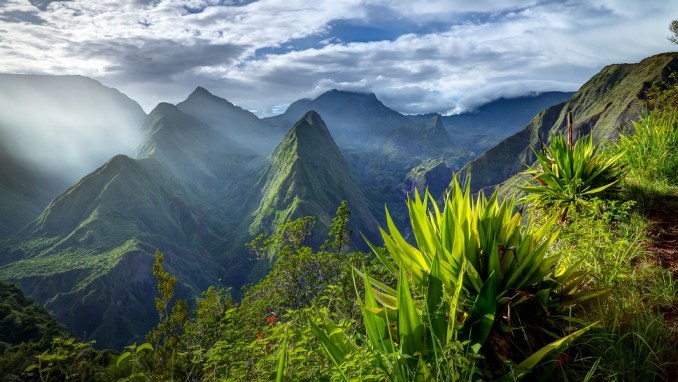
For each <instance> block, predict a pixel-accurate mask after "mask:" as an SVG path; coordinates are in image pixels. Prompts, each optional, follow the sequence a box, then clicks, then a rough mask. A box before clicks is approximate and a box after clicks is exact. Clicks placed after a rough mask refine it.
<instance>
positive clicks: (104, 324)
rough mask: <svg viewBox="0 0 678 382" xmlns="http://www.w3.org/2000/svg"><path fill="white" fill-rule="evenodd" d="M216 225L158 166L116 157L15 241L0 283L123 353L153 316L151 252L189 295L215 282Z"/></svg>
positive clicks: (221, 244) (220, 244)
mask: <svg viewBox="0 0 678 382" xmlns="http://www.w3.org/2000/svg"><path fill="white" fill-rule="evenodd" d="M219 218H220V216H219V214H218V213H217V212H216V211H214V210H213V209H211V208H209V207H208V206H206V205H204V204H203V203H202V201H201V200H200V199H198V198H197V197H196V196H195V195H194V194H193V193H192V192H191V191H190V190H188V189H187V188H186V187H184V186H183V184H182V183H181V182H180V181H178V180H177V179H176V178H175V177H173V176H172V175H171V173H169V172H168V171H167V170H165V169H164V168H163V167H161V166H160V165H158V164H157V163H156V162H154V161H151V160H141V161H139V160H134V159H130V158H128V157H126V156H122V155H119V156H116V157H114V158H113V159H111V160H110V161H108V162H107V163H106V164H104V165H103V166H102V167H101V168H99V169H97V170H96V171H95V172H93V173H92V174H90V175H88V176H86V177H85V178H83V179H82V180H81V181H80V182H78V183H77V184H76V185H75V186H73V187H71V188H69V189H68V190H67V191H66V192H64V193H63V194H61V195H60V196H59V197H57V198H56V199H55V200H54V201H53V202H52V203H50V205H49V206H48V207H47V208H46V209H45V210H44V211H43V213H42V214H41V215H40V216H39V217H38V219H37V220H35V221H34V222H33V223H31V224H30V225H29V226H28V227H27V228H26V229H24V230H23V231H22V232H21V233H20V234H19V235H18V237H17V238H16V240H15V242H16V243H17V244H15V245H14V246H12V247H10V248H9V249H8V254H7V256H6V257H3V258H2V263H0V264H4V266H1V267H0V279H3V280H10V281H13V282H16V283H18V284H19V285H21V287H22V289H23V290H24V291H26V293H28V294H30V295H31V296H32V297H33V298H35V299H36V300H37V301H38V302H39V303H42V304H45V305H46V307H47V308H48V309H50V310H52V311H53V312H54V314H55V316H56V317H57V318H58V319H59V321H60V322H63V323H65V324H66V325H67V326H68V327H69V328H70V329H71V330H72V331H73V332H74V333H76V334H77V335H80V336H83V337H87V338H93V339H96V340H97V342H98V344H99V346H106V347H120V346H121V345H123V344H124V343H125V342H127V341H129V340H130V339H134V340H136V341H138V340H141V339H142V337H141V336H142V335H143V334H144V333H145V332H146V331H147V330H148V329H149V328H150V327H151V326H152V325H153V324H154V321H155V319H156V318H155V317H156V314H155V313H154V305H153V296H154V294H155V292H154V286H155V280H154V279H153V276H152V275H151V272H150V270H151V266H152V263H153V257H152V254H153V252H154V251H155V250H162V251H163V252H165V253H166V255H167V256H168V257H167V267H168V269H170V271H171V272H172V273H173V274H175V275H177V277H178V280H179V284H178V285H179V290H180V293H182V294H183V295H185V296H189V295H190V296H193V295H197V294H198V293H199V292H200V291H201V290H203V289H204V288H206V287H207V286H208V285H212V284H214V283H216V282H217V279H218V278H219V277H220V275H221V272H220V269H221V268H220V266H219V265H218V264H217V263H216V262H215V261H214V260H213V257H212V256H211V254H212V253H213V252H219V251H220V250H222V249H223V248H225V247H227V244H228V243H227V240H226V239H225V238H224V236H223V233H221V234H220V233H218V232H215V228H214V227H220V225H221V221H220V220H219ZM8 260H11V261H8ZM120 280H125V282H120Z"/></svg>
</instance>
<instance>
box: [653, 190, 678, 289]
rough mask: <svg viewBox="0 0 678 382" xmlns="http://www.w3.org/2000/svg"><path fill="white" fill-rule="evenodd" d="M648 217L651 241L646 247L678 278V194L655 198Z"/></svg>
mask: <svg viewBox="0 0 678 382" xmlns="http://www.w3.org/2000/svg"><path fill="white" fill-rule="evenodd" d="M648 219H649V220H650V222H651V223H652V227H651V229H650V233H651V239H652V241H651V242H649V243H647V246H646V247H647V249H648V250H650V251H651V252H652V253H654V254H655V256H656V259H657V261H658V262H659V263H660V264H661V265H662V266H663V267H664V268H666V269H668V270H670V271H671V273H673V276H674V278H675V279H678V194H669V195H665V196H663V197H661V198H659V199H657V200H655V201H654V202H653V206H652V208H651V209H650V210H649V211H648Z"/></svg>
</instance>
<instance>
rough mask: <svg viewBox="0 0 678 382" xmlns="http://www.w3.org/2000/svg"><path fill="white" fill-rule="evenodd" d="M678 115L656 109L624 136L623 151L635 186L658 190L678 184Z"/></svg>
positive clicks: (621, 140)
mask: <svg viewBox="0 0 678 382" xmlns="http://www.w3.org/2000/svg"><path fill="white" fill-rule="evenodd" d="M676 115H677V114H676V112H666V111H662V110H654V111H652V112H651V113H647V114H645V115H643V117H642V118H641V119H640V120H638V121H637V122H633V129H629V131H627V133H625V134H622V136H621V138H620V140H619V143H618V145H617V150H618V151H619V152H623V153H624V155H623V160H624V162H625V163H626V166H627V169H628V171H629V173H628V177H627V179H628V181H629V182H630V184H631V185H635V186H639V187H643V188H649V189H650V190H652V189H655V190H656V189H657V188H662V187H663V188H665V187H667V186H676V185H678V119H677V117H676Z"/></svg>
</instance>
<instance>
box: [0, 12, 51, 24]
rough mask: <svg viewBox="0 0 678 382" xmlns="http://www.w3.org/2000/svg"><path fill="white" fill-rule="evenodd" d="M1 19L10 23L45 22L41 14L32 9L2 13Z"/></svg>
mask: <svg viewBox="0 0 678 382" xmlns="http://www.w3.org/2000/svg"><path fill="white" fill-rule="evenodd" d="M0 21H4V22H8V23H29V24H44V23H45V20H43V19H42V18H41V17H40V16H38V14H37V13H35V12H30V11H9V12H4V13H2V14H0Z"/></svg>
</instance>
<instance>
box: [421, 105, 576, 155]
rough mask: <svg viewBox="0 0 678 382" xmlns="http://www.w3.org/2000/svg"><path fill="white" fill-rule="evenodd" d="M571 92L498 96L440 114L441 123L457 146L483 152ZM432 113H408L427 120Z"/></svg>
mask: <svg viewBox="0 0 678 382" xmlns="http://www.w3.org/2000/svg"><path fill="white" fill-rule="evenodd" d="M573 94H574V93H573V92H545V93H540V94H531V95H526V96H522V97H515V98H500V99H498V100H495V101H492V102H489V103H486V104H485V105H482V106H480V107H479V108H478V109H476V110H472V111H468V112H464V113H461V114H456V115H449V116H444V117H442V120H443V124H444V125H445V128H446V129H447V131H448V133H449V134H450V137H452V140H453V141H454V144H455V145H457V146H462V147H465V148H467V149H469V150H471V151H473V152H475V153H482V152H483V151H485V150H487V149H489V148H490V147H492V146H494V145H496V144H497V143H499V142H500V141H501V140H503V139H504V138H507V137H509V136H511V135H513V134H515V133H517V132H518V131H520V130H522V129H523V128H524V127H525V125H527V123H528V122H530V120H531V119H532V118H533V117H534V116H535V115H536V114H537V113H539V112H540V111H542V110H544V109H546V108H547V107H550V106H553V105H556V104H559V103H563V102H565V101H567V100H568V99H569V98H570V97H572V95H573ZM434 116H435V114H420V115H411V116H410V118H412V119H413V120H416V121H419V120H427V119H430V118H432V117H434Z"/></svg>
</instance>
